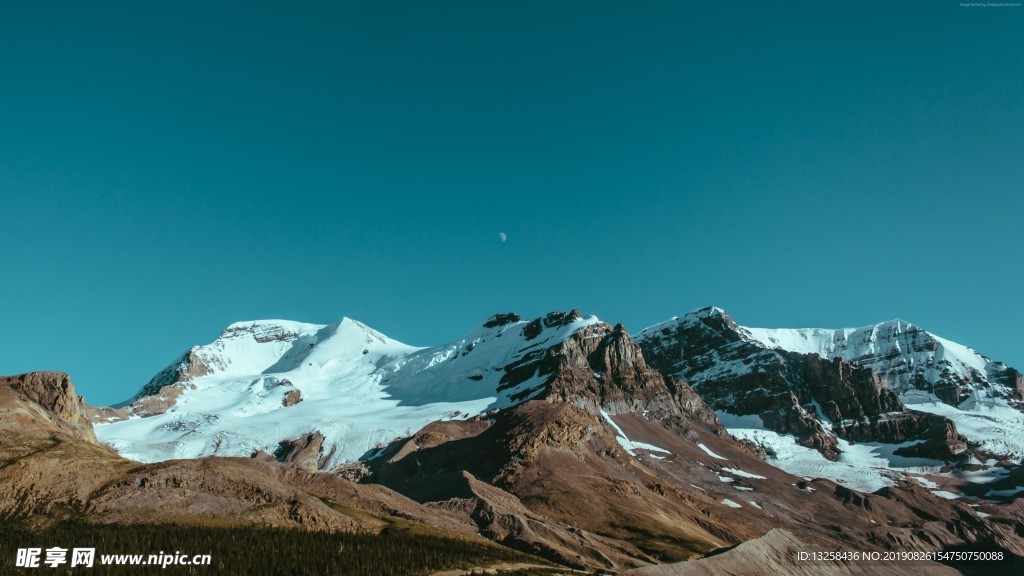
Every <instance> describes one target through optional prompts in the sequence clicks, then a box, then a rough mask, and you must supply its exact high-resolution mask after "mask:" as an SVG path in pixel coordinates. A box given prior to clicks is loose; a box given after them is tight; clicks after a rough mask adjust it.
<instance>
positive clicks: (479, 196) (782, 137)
mask: <svg viewBox="0 0 1024 576" xmlns="http://www.w3.org/2000/svg"><path fill="white" fill-rule="evenodd" d="M1022 40H1024V9H1021V8H963V7H961V6H960V5H959V2H958V0H949V1H946V0H942V1H936V0H928V1H923V2H906V1H899V0H887V1H884V2H860V1H858V2H853V1H849V2H841V1H840V2H822V1H820V0H816V1H812V2H721V3H716V2H683V1H672V2H623V1H617V2H600V1H593V0H587V1H580V2H551V1H549V0H545V1H542V2H523V1H516V2H480V1H478V0H467V1H461V2H456V1H447V0H437V1H430V2H423V1H418V0H417V1H409V2H384V1H382V2H325V3H322V4H318V3H312V2H306V3H286V2H268V3H258V2H246V3H237V2H236V3H231V4H230V5H229V4H228V3H223V4H222V3H213V2H205V1H204V2H174V3H166V2H164V3H151V2H124V3H117V2H100V3H95V2H70V1H69V2H56V1H54V2H7V3H6V4H5V5H4V7H3V9H2V12H0V81H2V87H0V271H2V272H0V274H2V280H0V321H2V326H3V331H2V333H0V373H8V374H9V373H18V372H23V371H28V370H42V369H48V370H62V371H67V372H70V373H71V375H72V378H73V379H74V381H75V382H76V384H77V386H78V388H79V390H80V392H82V393H84V394H85V396H86V399H87V400H88V401H89V402H91V403H94V404H106V403H110V402H114V401H117V400H121V399H124V398H126V397H128V396H130V395H131V394H133V393H134V392H135V391H136V390H137V389H138V388H139V387H140V386H141V385H143V384H144V383H145V382H146V381H147V380H148V379H149V378H150V377H151V376H152V375H153V374H155V373H156V372H157V371H159V370H160V369H161V368H162V367H163V366H165V365H166V364H167V363H169V362H170V361H171V360H172V359H173V358H174V357H175V356H176V355H178V354H179V353H181V352H183V351H184V350H186V349H187V348H188V347H189V346H191V345H194V344H200V343H206V342H209V341H210V340H212V339H213V338H215V337H216V336H217V334H218V333H219V332H220V331H221V330H222V329H223V328H224V327H225V326H226V325H227V324H229V323H231V322H234V321H238V320H247V319H258V318H287V319H293V320H302V321H308V322H316V323H328V322H334V321H337V320H338V319H339V318H340V317H342V316H349V317H353V318H357V319H360V320H362V321H364V322H366V323H368V324H370V325H371V326H373V327H375V328H377V329H379V330H381V331H382V332H384V333H386V334H388V335H390V336H392V337H394V338H397V339H399V340H402V341H405V342H408V343H410V344H416V345H429V344H439V343H442V342H445V341H448V340H452V339H455V338H458V337H459V336H461V335H462V334H464V333H465V332H467V331H469V330H470V329H471V328H472V327H473V326H475V325H476V324H477V323H479V322H481V321H482V320H484V319H485V318H487V317H488V316H490V315H491V314H493V313H495V312H499V311H507V310H511V311H516V312H519V313H520V314H522V315H524V316H535V315H539V314H543V313H545V312H547V311H550V310H556V309H569V308H574V307H576V308H580V309H581V310H583V311H584V312H585V313H593V314H598V315H599V316H601V317H602V318H604V319H606V320H608V321H611V322H622V323H623V324H625V325H626V326H627V327H628V328H629V329H630V330H633V331H635V330H639V329H641V328H643V327H644V326H647V325H649V324H652V323H655V322H658V321H660V320H663V319H666V318H668V317H670V316H673V315H678V314H682V313H685V312H687V311H689V310H691V309H693V308H697V307H700V306H704V305H710V304H714V305H718V306H721V307H723V308H725V309H726V310H727V311H729V312H730V313H731V314H732V315H733V317H734V318H735V319H736V320H737V321H738V322H740V323H741V324H746V325H748V326H794V327H795V326H825V327H840V326H857V325H864V324H869V323H873V322H877V321H881V320H887V319H891V318H894V317H900V318H903V319H904V320H908V321H911V322H914V323H917V324H919V325H921V326H922V327H924V328H926V329H928V330H931V331H933V332H936V333H938V334H939V335H942V336H945V337H948V338H952V339H954V340H958V341H960V342H962V343H965V344H967V345H970V346H973V347H975V348H976V349H978V350H980V351H981V352H983V353H985V354H988V355H989V356H992V357H994V358H996V359H1001V360H1004V361H1006V362H1008V363H1010V364H1011V365H1016V366H1017V367H1019V368H1024V346H1022V345H1024V341H1022V336H1021V334H1022V329H1024V304H1022V299H1021V296H1020V293H1021V284H1022V281H1024V272H1022V269H1021V261H1022V257H1021V254H1022V253H1024V242H1022V238H1021V233H1022V216H1024V199H1022V192H1024V190H1022V188H1024V159H1022V154H1021V152H1022V144H1024V106H1022V101H1024V46H1022ZM499 232H505V233H506V234H507V235H508V241H507V242H504V243H502V242H500V241H499V240H498V233H499Z"/></svg>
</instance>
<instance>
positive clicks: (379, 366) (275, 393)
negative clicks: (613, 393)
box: [96, 313, 600, 468]
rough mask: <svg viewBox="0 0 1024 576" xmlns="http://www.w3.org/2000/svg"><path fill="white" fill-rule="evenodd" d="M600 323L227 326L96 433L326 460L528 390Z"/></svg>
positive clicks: (565, 317) (189, 448)
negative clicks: (541, 358)
mask: <svg viewBox="0 0 1024 576" xmlns="http://www.w3.org/2000/svg"><path fill="white" fill-rule="evenodd" d="M598 323H600V321H599V320H598V319H597V318H596V317H594V316H591V317H588V318H584V317H582V316H580V315H579V314H578V313H575V314H551V315H548V316H547V317H545V318H543V319H537V320H534V321H532V322H526V321H523V320H522V319H520V318H519V317H518V316H516V315H514V314H503V315H497V316H494V317H492V318H491V319H490V320H488V321H487V322H485V323H484V324H482V325H480V326H478V327H476V328H475V329H473V330H472V331H471V332H470V333H469V334H467V335H466V336H465V337H464V338H461V339H459V340H457V341H455V342H450V343H448V344H444V345H441V346H434V347H429V348H416V347H413V346H408V345H406V344H403V343H401V342H398V341H396V340H392V339H390V338H388V337H386V336H384V335H383V334H380V333H379V332H377V331H376V330H373V329H372V328H370V327H368V326H366V325H365V324H362V323H361V322H358V321H355V320H351V319H348V318H344V319H342V320H341V321H340V322H338V323H337V324H331V325H315V324H302V323H298V322H289V321H283V320H263V321H255V322H241V323H236V324H232V325H231V326H229V327H228V328H227V329H226V330H224V332H223V333H222V334H221V335H220V337H219V338H217V339H216V340H215V341H213V342H212V343H210V344H207V345H204V346H196V347H194V348H192V349H191V350H189V351H188V352H187V353H185V354H184V355H182V356H181V357H180V358H179V359H178V360H177V361H175V362H174V363H173V364H172V365H170V366H168V367H167V368H166V369H164V370H163V371H161V372H160V373H159V374H158V375H157V376H156V377H154V378H153V380H151V381H150V382H149V383H148V384H147V385H146V386H144V387H143V388H142V390H141V391H140V392H139V394H137V395H136V396H135V398H133V400H132V401H130V403H129V405H128V406H127V407H126V412H127V415H128V416H129V418H128V419H125V420H116V418H110V420H115V421H110V422H107V423H99V424H98V425H97V426H96V431H97V434H98V436H99V437H100V439H101V440H102V441H103V442H106V443H107V444H109V445H111V446H113V447H114V448H115V449H117V450H118V452H120V453H121V454H122V455H124V456H127V457H129V458H133V459H136V460H139V461H142V462H153V461H160V460H167V459H171V458H196V457H200V456H206V455H212V454H219V455H234V456H249V455H250V454H252V453H254V452H257V451H265V452H269V453H274V452H275V451H280V450H281V448H282V446H283V445H282V443H287V442H290V441H293V440H295V439H297V438H300V437H303V436H306V435H314V436H315V437H316V439H317V440H316V441H317V442H319V443H321V445H320V446H318V447H317V448H318V450H317V452H319V453H321V454H322V457H321V458H320V461H319V462H318V465H319V466H320V467H324V468H330V467H333V466H336V465H338V464H341V463H344V462H349V461H353V460H356V459H358V458H360V457H362V456H365V455H366V454H367V453H370V452H372V451H374V450H378V449H380V448H381V447H383V446H384V445H386V444H387V443H388V442H390V441H392V440H394V439H395V438H398V437H400V436H408V435H410V434H412V433H413V432H415V431H416V430H419V429H420V428H422V427H423V426H425V425H426V424H428V423H430V422H433V421H436V420H445V419H453V418H467V417H470V416H475V415H478V414H481V413H485V412H487V411H489V410H492V409H498V408H503V407H506V406H509V405H512V404H514V403H519V402H522V401H525V400H527V399H529V398H531V397H532V396H534V395H536V394H538V393H539V392H540V391H541V390H542V388H543V386H544V383H545V378H543V377H541V376H538V375H536V374H535V372H536V371H537V367H536V366H535V363H534V362H533V360H536V359H537V352H538V351H539V352H543V351H545V350H546V349H548V348H549V347H551V346H553V345H555V344H558V343H560V342H563V341H564V340H565V339H566V338H568V337H570V336H572V335H573V334H575V333H577V332H579V331H581V330H583V329H585V328H586V327H588V326H591V325H594V324H598ZM310 437H313V436H310Z"/></svg>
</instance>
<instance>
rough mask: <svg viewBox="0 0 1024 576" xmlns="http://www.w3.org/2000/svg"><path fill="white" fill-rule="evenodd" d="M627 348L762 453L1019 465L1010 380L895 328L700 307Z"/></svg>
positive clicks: (961, 353)
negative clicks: (637, 350) (749, 320)
mask: <svg viewBox="0 0 1024 576" xmlns="http://www.w3.org/2000/svg"><path fill="white" fill-rule="evenodd" d="M636 341H637V343H638V344H639V345H640V346H641V348H642V349H643V351H644V356H645V358H647V360H648V362H650V363H651V365H653V366H655V367H656V368H657V369H658V370H660V371H661V372H663V373H665V374H673V375H678V376H680V377H681V378H683V379H684V380H686V381H687V382H689V383H690V384H691V385H692V386H693V388H694V389H695V390H696V391H697V392H698V393H699V394H700V395H701V397H702V398H703V399H704V400H705V401H707V402H708V403H709V404H710V405H711V406H712V407H713V408H714V409H715V410H716V412H717V413H718V415H719V417H720V419H721V420H722V422H723V423H724V424H725V425H726V426H727V427H728V428H729V430H730V432H732V433H733V434H735V435H737V436H740V437H746V438H751V439H755V438H756V439H757V440H758V441H759V442H760V443H761V444H762V445H764V446H765V448H766V449H768V450H770V451H772V450H775V451H778V450H781V449H783V446H791V445H793V442H794V439H795V440H796V443H797V445H798V446H799V445H802V446H806V447H810V448H814V449H817V450H818V451H820V452H821V453H822V454H824V455H826V456H828V457H829V458H830V459H832V460H833V461H835V462H838V463H843V462H844V461H850V460H851V458H852V457H853V454H854V453H856V452H857V451H859V450H862V449H863V447H864V446H865V445H866V444H868V443H875V444H878V445H879V446H885V445H888V446H889V447H888V448H884V449H883V448H879V449H878V450H875V455H874V456H871V458H874V459H875V461H876V462H878V461H879V460H882V461H887V462H888V465H890V466H896V467H899V466H904V467H905V466H907V465H919V466H926V465H927V466H933V467H934V466H941V465H942V464H943V463H944V462H949V461H953V460H956V459H957V458H960V459H963V458H968V459H969V460H970V461H974V460H977V458H981V460H980V461H979V463H981V461H987V462H988V464H989V465H993V464H995V463H996V462H997V461H1005V462H1012V463H1014V464H1016V462H1017V461H1019V460H1020V458H1021V457H1024V413H1022V412H1021V411H1020V407H1021V389H1022V386H1021V384H1022V381H1021V375H1020V373H1019V372H1018V371H1016V370H1014V369H1013V368H1009V367H1008V366H1006V365H1005V364H1002V363H999V362H995V361H992V360H990V359H988V358H987V357H985V356H982V355H981V354H979V353H977V352H975V351H974V350H972V349H970V348H968V347H966V346H963V345H960V344H957V343H955V342H951V341H949V340H946V339H943V338H940V337H938V336H935V335H933V334H931V333H929V332H926V331H924V330H922V329H920V328H918V327H916V326H913V325H911V324H908V323H906V322H903V321H899V320H895V321H890V322H883V323H880V324H876V325H873V326H868V327H864V328H852V329H838V330H826V329H764V328H746V327H743V326H740V325H738V324H736V323H735V322H734V321H733V320H732V318H731V317H729V315H728V314H726V313H725V311H724V310H722V309H720V308H714V307H709V308H702V309H699V310H695V311H693V312H691V313H689V314H686V315H684V316H681V317H675V318H672V319H670V320H668V321H666V322H662V323H660V324H657V325H655V326H651V327H649V328H646V329H644V330H643V331H641V332H639V333H638V334H637V336H636ZM851 442H855V443H857V444H858V446H857V447H854V446H853V445H852V444H851ZM773 446H774V448H773ZM965 449H969V450H968V451H965ZM882 453H888V456H887V457H885V458H878V457H877V456H878V455H879V454H882ZM958 455H959V456H958ZM865 458H866V456H865ZM865 458H861V460H864V459H865ZM908 463H910V464H908ZM790 464H794V463H793V462H791V463H790ZM790 468H791V471H794V470H796V469H798V468H800V465H796V466H790Z"/></svg>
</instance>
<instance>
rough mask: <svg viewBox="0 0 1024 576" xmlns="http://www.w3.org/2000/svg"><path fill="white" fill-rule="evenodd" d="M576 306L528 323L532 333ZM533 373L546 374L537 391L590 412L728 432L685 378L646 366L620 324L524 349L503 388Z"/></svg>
mask: <svg viewBox="0 0 1024 576" xmlns="http://www.w3.org/2000/svg"><path fill="white" fill-rule="evenodd" d="M580 317H581V316H580V314H579V312H578V311H576V310H573V311H571V312H568V313H552V314H549V315H547V316H545V317H544V318H538V319H536V320H533V321H532V322H530V323H529V324H527V325H526V327H525V328H524V329H523V330H524V335H525V336H526V337H527V338H529V336H530V335H532V334H534V333H535V332H536V331H538V330H539V329H540V328H539V327H541V326H543V327H549V328H550V327H555V326H560V325H565V324H567V323H568V322H571V321H573V320H578V319H579V318H580ZM535 375H539V376H544V377H546V381H545V385H544V390H543V391H542V392H541V393H540V394H539V395H538V396H536V397H537V398H543V399H545V400H547V401H549V402H567V403H570V404H574V405H576V406H579V407H581V408H583V409H585V410H587V411H589V412H591V413H592V414H598V413H599V412H600V411H602V410H603V411H605V412H607V413H610V414H620V413H626V412H635V413H642V414H643V415H644V417H646V418H649V419H652V420H670V419H689V420H697V421H700V422H701V423H703V424H706V425H708V426H710V427H712V428H714V429H716V430H719V431H721V433H722V434H724V433H725V431H724V428H723V427H722V426H721V424H720V423H719V422H718V419H717V417H716V416H715V414H714V411H713V410H712V409H711V408H710V407H709V406H708V405H707V404H706V403H705V402H704V401H703V400H702V399H701V398H700V396H699V395H698V394H697V393H696V392H694V391H693V390H692V389H691V388H690V387H689V386H688V385H687V384H686V383H685V382H683V381H682V380H680V379H679V378H675V377H665V376H663V375H662V374H660V373H659V372H658V371H656V370H654V369H653V368H651V367H650V366H648V364H647V361H646V360H645V359H644V354H643V352H642V350H641V349H640V347H639V346H638V345H637V344H636V343H635V342H633V340H632V338H631V337H630V335H629V333H628V332H627V331H626V329H625V328H624V327H623V326H622V325H621V324H618V325H615V326H611V325H610V324H606V323H595V324H590V325H588V326H586V327H584V328H583V329H582V330H580V331H579V332H576V333H575V334H573V335H571V336H569V337H568V338H566V339H565V340H563V341H561V342H558V343H556V344H555V345H553V346H550V347H548V348H545V349H540V350H536V351H533V352H531V353H528V354H526V355H524V356H523V357H522V358H521V359H520V360H519V361H518V362H516V363H514V364H511V365H509V366H506V367H505V375H504V376H503V377H502V380H501V386H500V387H499V391H500V390H502V389H505V388H514V387H516V386H518V385H520V384H521V383H523V382H525V381H526V380H528V379H530V378H532V377H534V376H535Z"/></svg>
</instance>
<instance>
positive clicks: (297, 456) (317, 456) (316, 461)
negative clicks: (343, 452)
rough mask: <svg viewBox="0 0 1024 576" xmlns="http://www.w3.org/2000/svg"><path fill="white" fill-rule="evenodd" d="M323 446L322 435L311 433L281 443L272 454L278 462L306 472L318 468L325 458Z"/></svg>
mask: <svg viewBox="0 0 1024 576" xmlns="http://www.w3.org/2000/svg"><path fill="white" fill-rule="evenodd" d="M323 446H324V435H323V434H321V433H320V432H312V433H309V434H303V435H302V436H301V437H300V438H297V439H295V440H285V441H284V442H281V444H280V446H278V448H277V450H276V451H275V452H274V456H275V457H276V458H277V461H278V462H284V463H286V464H291V465H294V466H298V467H299V468H305V469H307V470H317V469H319V468H320V460H321V459H322V458H324V457H325V455H324V454H323Z"/></svg>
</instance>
